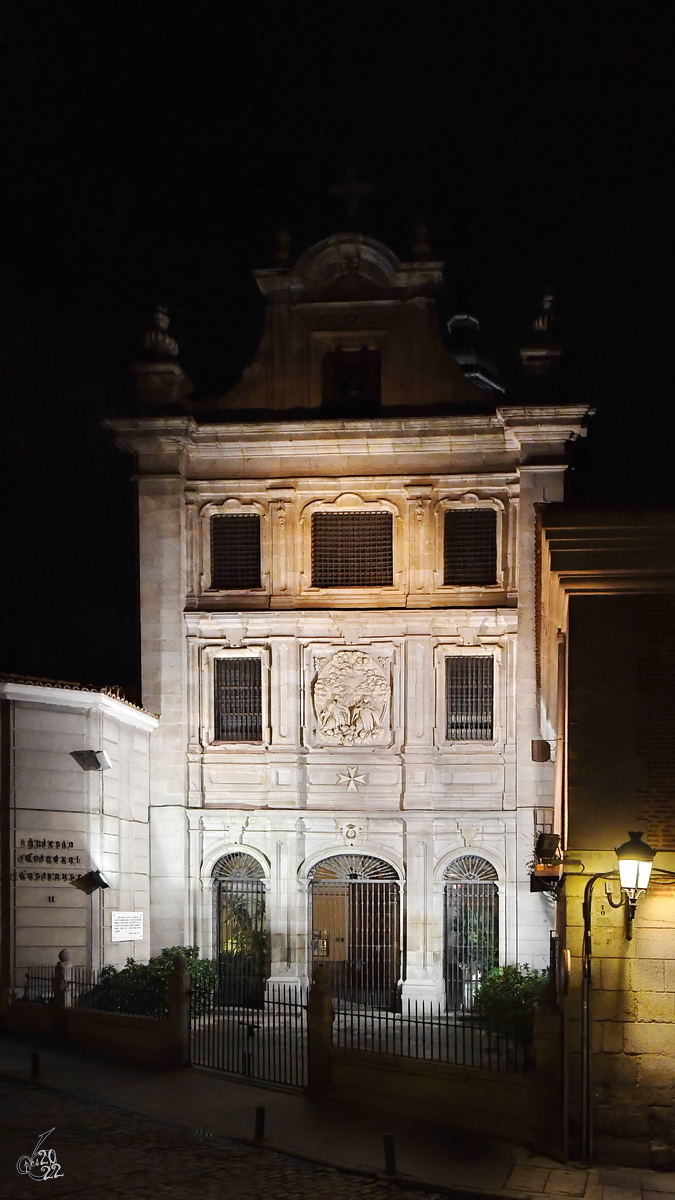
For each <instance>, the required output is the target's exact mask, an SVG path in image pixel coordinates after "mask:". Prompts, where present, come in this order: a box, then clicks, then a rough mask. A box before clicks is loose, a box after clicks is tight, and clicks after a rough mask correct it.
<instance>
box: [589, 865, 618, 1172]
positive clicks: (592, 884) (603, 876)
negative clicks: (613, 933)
mask: <svg viewBox="0 0 675 1200" xmlns="http://www.w3.org/2000/svg"><path fill="white" fill-rule="evenodd" d="M613 878H616V871H603V872H601V873H599V874H597V875H591V877H590V879H589V880H588V883H587V884H586V887H585V888H584V903H583V915H584V940H583V946H582V977H581V1158H582V1161H583V1162H592V1160H593V1096H592V1089H593V1053H592V1045H591V1015H592V1014H591V997H592V992H593V989H592V983H593V980H592V975H591V967H592V962H593V946H592V941H591V912H592V904H593V888H594V887H595V885H596V883H597V881H598V879H613Z"/></svg>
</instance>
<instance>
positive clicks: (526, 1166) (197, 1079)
mask: <svg viewBox="0 0 675 1200" xmlns="http://www.w3.org/2000/svg"><path fill="white" fill-rule="evenodd" d="M31 1049H34V1050H38V1051H39V1052H40V1083H39V1084H38V1085H37V1086H35V1087H26V1086H25V1084H26V1081H27V1080H28V1076H29V1072H30V1051H31ZM2 1077H4V1086H3V1088H2V1095H3V1098H4V1100H5V1103H7V1099H8V1096H7V1094H6V1089H7V1088H9V1089H10V1093H11V1088H12V1086H14V1089H15V1091H16V1089H17V1088H18V1089H19V1092H20V1093H21V1094H24V1093H25V1094H30V1096H32V1097H33V1100H32V1104H33V1105H35V1104H36V1103H37V1102H38V1099H39V1101H40V1104H41V1106H42V1107H41V1108H40V1109H39V1113H38V1112H37V1111H36V1112H35V1116H34V1118H33V1116H32V1110H31V1109H30V1106H28V1109H27V1111H26V1113H25V1118H22V1124H21V1126H20V1129H21V1135H22V1137H23V1138H24V1140H25V1138H27V1139H28V1141H30V1138H31V1137H33V1142H32V1143H31V1145H30V1146H28V1145H24V1143H23V1141H22V1142H21V1144H18V1141H17V1138H18V1134H19V1126H13V1127H12V1130H11V1133H12V1138H13V1139H14V1141H13V1143H12V1145H11V1146H9V1145H8V1142H7V1134H6V1133H5V1135H4V1137H3V1146H2V1149H3V1160H4V1161H3V1166H6V1164H7V1163H8V1162H9V1161H11V1167H12V1171H13V1172H14V1176H15V1180H16V1181H18V1183H19V1184H22V1185H23V1191H19V1192H17V1191H16V1182H14V1181H13V1188H14V1190H12V1191H11V1192H9V1191H7V1190H6V1188H5V1187H3V1188H2V1190H1V1191H0V1195H2V1197H3V1200H4V1197H5V1196H10V1195H11V1196H14V1195H19V1194H20V1195H25V1194H26V1188H27V1187H32V1186H33V1185H32V1182H30V1181H29V1180H28V1179H26V1178H25V1177H24V1178H21V1177H19V1176H18V1175H17V1174H16V1170H15V1165H14V1164H15V1162H16V1159H17V1158H18V1156H19V1155H20V1154H28V1153H30V1150H32V1147H33V1145H34V1144H35V1141H37V1138H38V1136H39V1135H40V1134H41V1133H43V1132H44V1131H45V1130H46V1129H49V1128H50V1127H51V1126H52V1125H54V1126H55V1127H56V1128H55V1132H54V1134H53V1135H52V1138H51V1144H52V1145H53V1146H54V1148H55V1149H56V1150H57V1151H58V1149H59V1138H61V1144H63V1137H62V1134H61V1133H60V1130H62V1131H63V1133H65V1132H66V1126H65V1124H64V1121H66V1108H67V1105H68V1104H70V1105H71V1106H72V1104H75V1103H76V1102H77V1101H80V1102H83V1103H85V1105H86V1103H88V1104H89V1105H90V1106H92V1105H93V1106H98V1107H100V1108H105V1107H106V1106H107V1109H106V1111H107V1113H108V1115H107V1116H105V1119H104V1118H102V1117H97V1118H96V1121H99V1122H100V1120H103V1124H104V1127H105V1128H106V1129H108V1131H110V1130H113V1131H114V1130H115V1129H117V1131H118V1133H119V1135H120V1137H122V1139H123V1143H124V1138H125V1137H127V1134H128V1132H129V1129H130V1128H132V1127H133V1129H135V1130H136V1132H135V1133H134V1138H135V1141H134V1153H135V1155H136V1158H135V1159H134V1162H135V1164H136V1165H135V1166H134V1169H133V1171H132V1172H131V1174H132V1175H133V1174H134V1173H135V1175H137V1174H138V1172H139V1171H140V1172H141V1173H142V1174H143V1177H144V1179H145V1183H144V1184H139V1186H140V1187H141V1190H138V1189H137V1188H136V1190H134V1191H133V1192H132V1191H129V1190H128V1188H129V1180H130V1179H131V1175H130V1174H129V1172H127V1176H126V1177H125V1178H126V1180H127V1182H126V1183H125V1185H124V1188H123V1189H122V1190H114V1189H115V1188H117V1184H116V1183H115V1180H114V1179H113V1177H112V1176H110V1178H107V1179H106V1183H105V1185H104V1184H101V1186H105V1187H107V1188H108V1191H101V1192H100V1195H101V1197H103V1196H110V1197H113V1196H118V1195H119V1196H121V1195H128V1196H129V1197H131V1196H133V1197H134V1198H136V1197H138V1198H139V1200H140V1198H141V1197H143V1196H145V1195H148V1196H155V1195H157V1194H159V1195H166V1196H170V1197H171V1200H178V1197H179V1196H180V1197H181V1198H183V1197H192V1196H194V1197H198V1198H199V1200H206V1197H207V1196H209V1197H210V1196H211V1195H213V1196H214V1197H215V1196H216V1195H221V1194H222V1195H223V1196H226V1197H227V1198H228V1200H234V1198H235V1197H237V1196H239V1195H241V1196H250V1197H253V1196H257V1195H258V1194H260V1196H261V1197H262V1196H265V1198H266V1200H277V1197H281V1196H284V1195H286V1194H288V1195H293V1196H298V1197H300V1196H303V1197H304V1196H305V1195H306V1196H307V1197H308V1200H311V1197H312V1196H314V1195H316V1196H317V1198H319V1197H321V1196H323V1195H335V1196H343V1195H345V1196H354V1197H360V1196H361V1195H363V1196H366V1195H367V1196H370V1195H373V1196H378V1197H379V1196H382V1197H383V1200H385V1193H384V1192H382V1191H381V1190H379V1191H378V1190H376V1191H372V1189H373V1188H375V1189H379V1188H380V1187H381V1186H383V1187H384V1186H386V1188H387V1189H389V1192H388V1193H386V1200H389V1194H390V1193H391V1195H396V1196H400V1195H401V1189H403V1191H404V1192H406V1189H411V1188H413V1187H414V1186H416V1185H426V1187H427V1189H428V1190H430V1192H431V1194H433V1189H434V1188H438V1189H439V1193H440V1194H443V1193H447V1192H448V1191H454V1192H456V1193H459V1194H464V1195H465V1196H466V1195H470V1194H471V1193H474V1194H475V1193H490V1194H492V1195H495V1194H501V1195H504V1196H511V1197H514V1198H515V1197H519V1198H520V1200H525V1197H526V1196H532V1197H541V1198H542V1200H544V1198H546V1200H555V1197H561V1198H562V1197H583V1200H668V1195H670V1196H671V1197H672V1200H675V1174H670V1173H666V1172H655V1171H648V1170H641V1169H631V1168H615V1169H610V1168H599V1169H594V1170H585V1169H583V1168H581V1167H579V1166H575V1165H574V1164H567V1165H565V1166H562V1165H561V1164H560V1163H556V1162H553V1161H552V1160H549V1159H546V1158H542V1157H539V1156H536V1155H533V1154H532V1153H531V1152H529V1151H528V1150H527V1149H526V1148H524V1147H519V1146H515V1145H513V1144H512V1143H509V1142H505V1141H503V1140H501V1139H499V1137H498V1136H497V1134H498V1132H499V1131H498V1130H495V1131H494V1134H495V1136H494V1137H489V1136H488V1137H482V1136H479V1135H475V1134H471V1133H467V1132H465V1131H463V1130H457V1129H452V1128H448V1127H446V1128H441V1127H439V1126H436V1125H433V1124H431V1123H429V1122H425V1121H415V1120H412V1119H410V1118H405V1117H393V1116H391V1115H388V1114H384V1113H379V1112H375V1111H373V1110H372V1109H359V1108H356V1107H355V1106H352V1105H345V1104H340V1103H337V1102H334V1101H320V1102H317V1101H312V1100H310V1099H309V1098H308V1097H307V1096H306V1095H305V1094H303V1093H300V1092H298V1093H291V1092H286V1091H280V1090H276V1089H272V1088H266V1087H258V1086H255V1085H252V1084H246V1083H244V1082H239V1081H238V1080H236V1081H235V1080H232V1079H231V1078H230V1077H227V1076H225V1075H223V1074H221V1073H220V1072H215V1071H213V1072H211V1071H204V1070H200V1069H197V1068H188V1069H186V1070H181V1071H167V1070H161V1069H153V1068H149V1067H141V1066H137V1065H135V1064H133V1063H127V1062H125V1061H124V1060H123V1059H120V1058H118V1057H113V1056H104V1055H95V1056H87V1055H86V1054H84V1053H83V1052H82V1051H78V1050H70V1049H69V1048H66V1049H62V1050H56V1049H54V1048H53V1047H52V1045H51V1044H50V1043H47V1042H41V1041H40V1039H37V1038H30V1039H29V1038H25V1037H20V1036H18V1035H12V1034H2V1035H0V1083H3V1079H2ZM12 1081H14V1082H13V1083H12ZM20 1082H23V1085H24V1086H23V1087H21V1086H19V1084H20ZM52 1089H53V1090H52ZM64 1094H65V1095H64ZM66 1098H67V1099H66ZM112 1106H114V1107H112ZM258 1106H264V1107H265V1114H266V1128H265V1134H266V1137H265V1149H262V1148H260V1147H255V1148H252V1147H251V1146H250V1145H249V1146H247V1145H246V1143H251V1142H252V1140H253V1131H254V1119H255V1109H256V1107H258ZM108 1110H109V1111H108ZM78 1111H79V1116H78V1115H77V1113H75V1114H73V1112H71V1111H70V1109H69V1110H68V1113H69V1115H68V1116H67V1125H68V1130H70V1133H69V1136H70V1135H71V1134H72V1135H73V1136H75V1135H74V1134H73V1130H76V1129H77V1127H78V1121H79V1126H80V1133H79V1134H78V1137H79V1138H80V1142H79V1143H78V1144H80V1145H81V1144H82V1138H83V1136H84V1134H83V1132H82V1131H83V1130H84V1132H85V1133H86V1132H87V1131H88V1130H89V1126H90V1124H91V1122H92V1121H93V1120H94V1119H93V1116H92V1112H93V1109H91V1111H90V1110H86V1111H85V1109H82V1110H81V1111H80V1110H78ZM87 1113H89V1115H87ZM111 1114H112V1115H111ZM38 1116H39V1118H40V1120H38ZM141 1118H145V1119H150V1121H151V1123H152V1122H153V1121H154V1122H155V1124H157V1122H161V1123H164V1124H162V1130H163V1133H162V1137H163V1138H164V1142H163V1143H162V1144H163V1145H164V1146H165V1150H164V1151H163V1152H162V1153H165V1154H166V1155H168V1158H167V1161H168V1163H169V1166H168V1167H167V1171H168V1176H167V1180H166V1181H165V1182H164V1183H162V1184H161V1186H160V1184H159V1181H158V1180H159V1176H158V1174H157V1172H158V1171H159V1166H158V1162H159V1159H158V1158H157V1152H156V1151H155V1150H153V1146H154V1145H155V1141H156V1138H157V1137H158V1136H160V1135H159V1133H158V1132H157V1130H150V1128H149V1127H148V1128H145V1127H142V1126H138V1127H137V1126H136V1125H134V1124H133V1123H134V1122H135V1121H136V1120H137V1119H138V1120H140V1119H141ZM31 1121H32V1122H33V1124H31ZM35 1121H37V1125H38V1126H39V1127H35V1128H34V1125H35ZM40 1121H42V1122H43V1125H44V1128H43V1125H41V1124H40ZM96 1121H94V1125H93V1126H92V1128H94V1126H96ZM44 1122H47V1123H46V1124H45V1123H44ZM130 1122H131V1125H130ZM166 1123H171V1125H170V1128H171V1134H170V1136H168V1135H167V1134H166ZM3 1124H4V1125H5V1128H6V1126H7V1121H6V1120H4V1121H3ZM144 1129H145V1132H143V1130H144ZM195 1131H200V1132H199V1133H196V1132H195ZM385 1132H387V1133H392V1134H393V1135H394V1138H395V1145H396V1159H397V1169H398V1172H399V1189H398V1190H394V1191H393V1192H392V1191H391V1189H392V1187H393V1186H394V1185H392V1184H390V1183H388V1182H386V1181H384V1180H383V1178H382V1176H383V1169H384V1158H383V1150H382V1134H383V1133H385ZM92 1136H93V1135H92ZM144 1137H146V1138H147V1139H148V1140H147V1142H144V1140H143V1139H144ZM167 1138H168V1140H167ZM195 1138H197V1139H200V1140H197V1141H195ZM186 1139H187V1140H186ZM213 1139H216V1141H219V1139H229V1140H230V1141H231V1142H232V1144H234V1143H235V1142H238V1143H239V1149H238V1153H240V1155H242V1156H244V1158H245V1157H246V1155H248V1158H247V1159H246V1162H247V1164H248V1165H247V1167H246V1171H248V1176H247V1177H246V1179H245V1180H243V1179H242V1181H241V1189H243V1190H241V1189H240V1190H234V1191H233V1190H232V1186H234V1183H233V1180H230V1176H229V1175H227V1176H223V1177H222V1179H223V1180H224V1179H225V1178H227V1181H228V1182H227V1186H226V1187H225V1186H224V1184H223V1188H222V1190H221V1192H218V1191H217V1190H216V1191H212V1192H209V1191H204V1189H203V1188H202V1171H203V1172H205V1174H204V1179H206V1178H207V1177H208V1179H209V1180H210V1181H211V1182H213V1181H214V1180H215V1179H216V1176H217V1175H218V1173H219V1171H220V1170H221V1167H222V1161H223V1159H222V1155H223V1153H224V1150H223V1149H222V1147H221V1149H218V1150H217V1152H216V1149H215V1146H216V1141H214V1140H213ZM161 1140H162V1138H161V1137H160V1141H161ZM76 1141H77V1138H76ZM118 1143H119V1138H118V1140H117V1142H115V1146H117V1148H118V1149H119V1145H118ZM124 1144H126V1143H124ZM146 1145H147V1147H148V1149H147V1154H148V1155H149V1156H150V1158H149V1160H148V1162H149V1164H150V1165H146V1167H144V1166H143V1165H142V1161H141V1160H139V1159H138V1155H139V1154H140V1155H141V1159H142V1155H143V1153H144V1149H143V1147H144V1146H146ZM219 1145H220V1142H219ZM111 1146H112V1143H111ZM167 1147H168V1150H167ZM94 1149H95V1154H94V1160H95V1161H96V1162H100V1164H101V1169H103V1161H104V1160H105V1156H106V1153H108V1160H110V1154H111V1153H112V1149H111V1147H109V1148H108V1151H105V1149H101V1146H100V1145H98V1143H97V1146H96V1147H94ZM230 1149H231V1147H230ZM207 1150H208V1154H207V1153H206V1152H207ZM174 1151H175V1153H174ZM93 1152H94V1151H93V1150H92V1153H93ZM273 1152H277V1153H281V1154H282V1155H286V1156H294V1155H295V1156H297V1158H298V1159H301V1160H305V1166H304V1167H302V1170H305V1169H306V1170H309V1167H308V1166H307V1163H308V1162H309V1163H312V1162H313V1163H322V1164H326V1165H328V1166H330V1167H332V1168H335V1169H336V1170H337V1172H338V1174H337V1176H331V1182H330V1183H329V1184H326V1182H325V1179H323V1182H321V1186H320V1187H319V1180H318V1178H317V1179H316V1180H314V1182H311V1181H312V1179H313V1177H312V1176H311V1173H310V1175H308V1176H302V1178H300V1176H299V1177H298V1179H295V1178H294V1181H291V1180H290V1176H289V1181H287V1182H286V1183H285V1184H284V1186H283V1187H281V1186H280V1184H281V1181H280V1180H277V1179H276V1177H275V1179H274V1183H273V1184H272V1183H271V1182H270V1180H269V1178H268V1175H269V1169H270V1168H269V1167H265V1170H263V1167H262V1166H261V1165H260V1164H261V1163H262V1159H261V1158H260V1156H261V1155H262V1156H263V1157H264V1156H265V1155H269V1154H270V1153H272V1156H273ZM116 1153H117V1149H115V1154H116ZM212 1153H215V1154H216V1159H213V1157H212ZM229 1153H230V1151H229V1150H228V1154H229ZM8 1155H9V1158H8ZM12 1155H14V1158H13V1159H12ZM153 1155H154V1158H153V1157H152V1156H153ZM172 1155H173V1157H174V1159H175V1162H174V1166H173V1168H171V1158H172ZM209 1155H211V1157H209ZM218 1155H220V1158H218ZM195 1156H196V1157H195ZM205 1156H206V1157H205ZM85 1157H86V1156H85ZM159 1157H160V1158H161V1155H160V1156H159ZM62 1158H65V1151H64V1152H63V1155H62ZM216 1160H217V1161H216ZM60 1161H61V1160H60ZM92 1161H93V1160H92ZM163 1161H164V1159H162V1162H163ZM241 1161H243V1159H241ZM266 1161H267V1160H266ZM284 1161H286V1160H285V1159H284ZM188 1162H189V1163H190V1164H191V1165H190V1166H189V1167H187V1166H183V1165H181V1164H185V1163H188ZM254 1162H255V1163H257V1164H258V1166H257V1167H256V1168H255V1170H254V1168H253V1165H252V1164H253V1163H254ZM301 1165H302V1164H299V1165H298V1166H297V1169H298V1171H300V1167H301ZM62 1166H63V1169H64V1171H65V1162H63V1161H62ZM79 1169H80V1168H79V1167H78V1168H77V1170H79ZM162 1169H164V1168H162ZM285 1169H288V1170H291V1168H285ZM293 1169H295V1168H293ZM312 1169H314V1168H312ZM186 1170H187V1171H188V1175H187V1176H186V1175H185V1171H186ZM243 1170H244V1168H243V1167H242V1171H243ZM350 1170H351V1171H354V1170H356V1171H362V1172H365V1173H367V1174H369V1176H370V1178H366V1179H365V1181H364V1178H363V1176H359V1175H348V1174H343V1173H344V1172H347V1171H350ZM148 1171H149V1172H150V1175H151V1176H152V1178H150V1175H148ZM246 1171H244V1174H246ZM256 1171H257V1172H258V1174H260V1180H261V1181H262V1182H261V1183H260V1188H261V1190H260V1191H258V1190H256V1189H257V1188H258V1183H256V1178H257V1176H256ZM214 1172H215V1174H214ZM160 1173H161V1172H160ZM291 1174H292V1171H291ZM135 1175H134V1177H135ZM301 1175H302V1171H301ZM197 1176H199V1181H197ZM378 1176H379V1179H378ZM169 1178H170V1179H171V1180H172V1183H171V1184H170V1183H169ZM322 1178H323V1177H322ZM345 1179H346V1181H347V1182H346V1183H345ZM153 1180H154V1182H153ZM190 1180H193V1183H191V1182H190ZM265 1180H267V1182H265ZM303 1180H304V1182H303ZM350 1181H351V1182H350ZM50 1182H51V1184H52V1187H53V1188H56V1187H57V1185H58V1181H57V1180H54V1181H50ZM64 1182H65V1180H64ZM75 1182H76V1181H74V1180H73V1178H72V1172H71V1178H70V1184H71V1188H70V1190H69V1192H68V1194H69V1195H73V1196H75V1195H78V1196H79V1195H82V1197H83V1198H84V1197H85V1196H87V1197H89V1196H91V1198H92V1200H93V1197H94V1192H92V1191H87V1190H86V1188H84V1190H81V1191H74V1190H72V1188H73V1186H75ZM3 1184H5V1185H6V1178H5V1179H3ZM179 1184H180V1187H181V1188H182V1189H183V1190H182V1191H175V1190H174V1191H171V1190H169V1191H167V1190H166V1189H167V1187H170V1186H171V1187H174V1186H178V1185H179ZM301 1184H302V1187H305V1188H309V1190H304V1191H303V1190H298V1189H299V1188H300V1186H301ZM58 1186H60V1185H58ZM77 1186H78V1187H79V1181H77ZM97 1186H98V1185H97ZM134 1186H135V1185H134ZM143 1186H147V1187H148V1188H149V1190H148V1191H147V1192H144V1191H143V1190H142V1187H143ZM209 1186H211V1183H209ZM366 1186H367V1187H368V1188H370V1189H371V1191H365V1192H363V1191H362V1190H361V1189H362V1188H363V1187H366ZM214 1187H215V1183H214ZM312 1187H313V1188H314V1191H312V1190H311V1188H312ZM345 1187H346V1188H347V1190H346V1191H345V1190H344V1188H345ZM125 1189H126V1190H125ZM186 1189H187V1190H186ZM191 1189H192V1190H191ZM251 1189H253V1190H251ZM326 1189H328V1190H326ZM331 1189H333V1190H331ZM335 1189H338V1190H335ZM340 1189H342V1190H340ZM439 1193H436V1194H439ZM64 1194H65V1193H64ZM412 1194H413V1192H411V1195H412ZM423 1194H424V1193H422V1195H423ZM98 1195H99V1192H96V1197H97V1198H98ZM417 1195H418V1196H420V1192H419V1191H418V1192H417Z"/></svg>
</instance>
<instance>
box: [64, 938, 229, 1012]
mask: <svg viewBox="0 0 675 1200" xmlns="http://www.w3.org/2000/svg"><path fill="white" fill-rule="evenodd" d="M179 954H182V955H183V958H184V959H185V965H186V967H187V970H188V972H189V974H190V979H191V980H194V982H195V984H196V987H197V990H198V994H199V997H200V1001H201V1006H202V1007H207V1006H208V993H209V991H210V990H211V989H210V987H209V985H210V984H211V983H215V980H216V977H217V971H216V964H215V963H214V962H213V961H212V960H211V959H209V958H200V957H199V949H198V947H197V946H168V947H166V949H164V950H162V951H161V953H160V954H158V955H157V957H156V958H151V959H150V962H148V963H139V962H136V960H135V959H133V958H128V959H127V961H126V966H124V967H122V969H121V970H119V971H118V969H117V967H114V966H107V967H103V968H102V969H101V972H100V975H99V980H98V983H97V984H96V985H95V986H94V987H93V988H91V990H90V991H88V992H86V993H85V994H84V995H81V996H79V997H78V998H77V1001H76V1005H77V1007H79V1008H90V1009H96V1010H98V1011H99V1012H120V1013H133V1014H135V1015H136V1016H162V1015H164V1014H165V1013H166V989H167V983H168V980H169V975H170V974H171V970H172V968H173V964H174V960H175V958H176V957H177V955H179Z"/></svg>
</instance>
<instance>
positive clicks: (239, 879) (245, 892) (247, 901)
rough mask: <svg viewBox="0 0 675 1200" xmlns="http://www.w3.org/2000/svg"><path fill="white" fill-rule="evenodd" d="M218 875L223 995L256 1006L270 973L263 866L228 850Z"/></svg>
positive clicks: (229, 1001) (233, 1001) (227, 1001)
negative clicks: (268, 970) (228, 852)
mask: <svg viewBox="0 0 675 1200" xmlns="http://www.w3.org/2000/svg"><path fill="white" fill-rule="evenodd" d="M214 878H215V884H214V899H215V902H216V905H217V913H216V917H217V920H216V922H215V926H216V928H217V930H218V945H217V958H218V967H219V976H220V981H221V982H220V986H221V998H222V1001H223V1003H224V1004H245V1005H252V1006H254V1007H255V1006H256V1005H260V1004H262V1002H263V999H264V997H265V980H266V979H267V974H268V972H267V958H268V955H267V931H266V929H265V881H264V879H263V871H262V867H261V866H260V863H259V862H256V860H255V859H254V858H253V857H252V856H251V855H250V854H226V855H225V857H224V858H221V859H220V862H219V863H218V864H217V865H216V869H215V872H214Z"/></svg>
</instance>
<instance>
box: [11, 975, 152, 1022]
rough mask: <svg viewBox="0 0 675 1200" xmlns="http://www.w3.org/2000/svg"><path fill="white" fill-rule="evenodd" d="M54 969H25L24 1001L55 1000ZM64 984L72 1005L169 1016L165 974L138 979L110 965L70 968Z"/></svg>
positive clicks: (67, 1000) (91, 1008)
mask: <svg viewBox="0 0 675 1200" xmlns="http://www.w3.org/2000/svg"><path fill="white" fill-rule="evenodd" d="M54 970H55V968H54V967H51V966H44V965H42V964H31V965H30V966H29V967H28V969H27V971H26V983H25V985H24V997H23V998H24V1000H32V1001H34V1002H38V1003H43V1004H51V1003H53V1000H54ZM65 985H66V990H65V1003H66V1006H67V1007H69V1008H79V1009H88V1010H90V1011H92V1012H112V1013H126V1014H128V1015H129V1016H139V1017H155V1018H158V1019H161V1018H162V1017H166V1015H167V1002H166V992H167V980H166V978H165V977H162V976H157V978H147V977H145V978H139V977H136V976H134V975H132V974H130V975H125V974H123V973H121V972H114V971H111V970H110V968H109V967H108V968H107V967H103V968H101V970H99V971H94V970H89V969H88V968H87V967H67V968H66V970H65Z"/></svg>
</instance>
